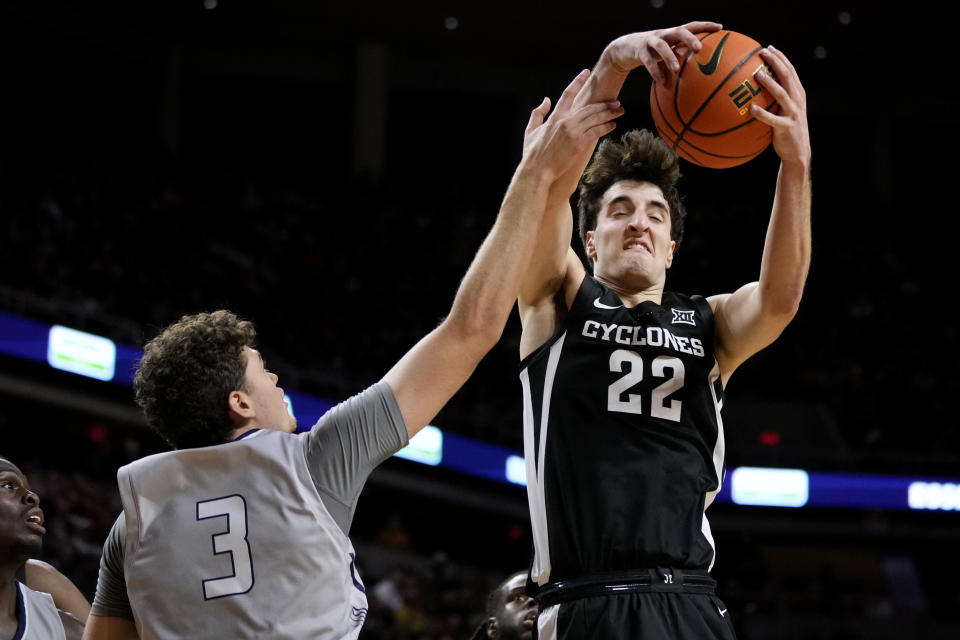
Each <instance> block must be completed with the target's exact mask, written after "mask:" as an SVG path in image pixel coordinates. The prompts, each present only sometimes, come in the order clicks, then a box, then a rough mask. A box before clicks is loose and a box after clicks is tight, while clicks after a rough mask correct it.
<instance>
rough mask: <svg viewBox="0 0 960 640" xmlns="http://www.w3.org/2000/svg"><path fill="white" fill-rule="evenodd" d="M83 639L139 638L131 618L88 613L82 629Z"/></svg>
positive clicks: (130, 639)
mask: <svg viewBox="0 0 960 640" xmlns="http://www.w3.org/2000/svg"><path fill="white" fill-rule="evenodd" d="M83 640H140V635H139V634H138V633H137V627H136V625H134V624H133V620H127V619H126V618H116V617H113V616H98V615H90V617H88V618H87V624H86V626H85V627H84V629H83Z"/></svg>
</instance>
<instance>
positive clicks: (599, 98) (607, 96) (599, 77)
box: [574, 40, 630, 107]
mask: <svg viewBox="0 0 960 640" xmlns="http://www.w3.org/2000/svg"><path fill="white" fill-rule="evenodd" d="M617 46H619V44H618V41H617V40H614V41H613V42H611V43H610V44H608V45H607V47H606V48H605V49H604V50H603V54H601V56H600V59H599V60H597V64H596V65H595V66H594V67H593V70H592V71H591V73H590V78H589V79H588V80H587V84H586V85H585V86H584V87H583V90H581V91H580V93H579V94H578V95H577V99H576V101H575V102H574V106H575V107H580V106H583V105H585V104H590V103H591V102H603V101H606V100H615V99H616V98H617V96H619V95H620V90H621V89H623V84H624V83H625V82H626V81H627V76H628V75H629V74H630V70H629V69H622V68H620V67H619V66H617V65H616V64H615V63H614V55H613V51H614V48H615V47H617Z"/></svg>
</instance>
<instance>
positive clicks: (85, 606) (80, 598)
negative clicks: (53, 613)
mask: <svg viewBox="0 0 960 640" xmlns="http://www.w3.org/2000/svg"><path fill="white" fill-rule="evenodd" d="M24 573H25V578H26V584H27V586H28V587H30V588H31V589H33V590H34V591H42V592H43V593H49V594H50V596H51V597H52V598H53V603H54V604H55V605H57V609H60V610H61V611H66V612H67V613H69V614H71V615H72V616H73V617H74V618H76V619H77V620H79V621H80V622H81V623H82V622H85V621H86V619H87V616H88V615H89V613H90V602H89V601H88V600H87V599H86V597H84V595H83V593H81V591H80V589H77V587H76V585H74V584H73V582H71V581H70V579H69V578H68V577H67V576H65V575H63V574H62V573H60V572H59V571H57V569H56V568H55V567H53V566H51V565H49V564H47V563H46V562H43V561H41V560H27V564H26V566H25V567H24Z"/></svg>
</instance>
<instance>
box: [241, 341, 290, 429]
mask: <svg viewBox="0 0 960 640" xmlns="http://www.w3.org/2000/svg"><path fill="white" fill-rule="evenodd" d="M243 350H244V356H245V357H246V359H247V368H246V370H245V373H244V386H245V387H246V392H247V395H248V396H249V398H250V400H251V402H252V403H253V406H254V409H255V410H256V414H257V423H258V424H259V425H260V427H261V428H264V429H276V430H277V431H286V432H287V433H293V432H294V431H296V430H297V421H296V419H295V418H294V417H293V416H292V415H290V410H289V408H288V407H287V403H286V401H285V400H284V396H283V389H282V388H281V387H278V386H277V382H278V381H279V378H278V377H277V374H275V373H273V372H272V371H270V370H269V369H267V368H266V366H265V364H264V362H263V358H262V357H261V356H260V352H258V351H257V350H256V349H251V348H250V347H244V348H243Z"/></svg>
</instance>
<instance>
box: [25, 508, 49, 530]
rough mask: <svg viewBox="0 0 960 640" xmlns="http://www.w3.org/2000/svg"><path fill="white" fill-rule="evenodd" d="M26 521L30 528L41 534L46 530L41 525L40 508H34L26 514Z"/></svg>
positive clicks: (41, 512) (41, 515)
mask: <svg viewBox="0 0 960 640" xmlns="http://www.w3.org/2000/svg"><path fill="white" fill-rule="evenodd" d="M26 521H27V524H28V525H30V528H31V529H34V530H35V531H39V532H40V533H41V534H44V533H46V532H47V530H46V529H45V528H44V527H43V511H41V510H40V509H35V510H33V511H31V512H30V513H29V514H27V517H26Z"/></svg>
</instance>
